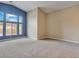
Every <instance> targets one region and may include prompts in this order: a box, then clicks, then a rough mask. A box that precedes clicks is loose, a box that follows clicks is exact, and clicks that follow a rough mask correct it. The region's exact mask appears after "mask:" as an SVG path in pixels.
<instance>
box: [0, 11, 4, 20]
mask: <svg viewBox="0 0 79 59" xmlns="http://www.w3.org/2000/svg"><path fill="white" fill-rule="evenodd" d="M3 19H4V13H3V12H1V11H0V21H3Z"/></svg>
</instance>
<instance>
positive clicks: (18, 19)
mask: <svg viewBox="0 0 79 59" xmlns="http://www.w3.org/2000/svg"><path fill="white" fill-rule="evenodd" d="M17 35H19V16H18V22H17Z"/></svg>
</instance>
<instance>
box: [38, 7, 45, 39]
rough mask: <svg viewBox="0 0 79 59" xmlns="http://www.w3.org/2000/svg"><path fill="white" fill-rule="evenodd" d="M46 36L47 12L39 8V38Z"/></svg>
mask: <svg viewBox="0 0 79 59" xmlns="http://www.w3.org/2000/svg"><path fill="white" fill-rule="evenodd" d="M45 36H46V13H45V12H44V11H42V10H41V9H40V8H38V39H43V38H45Z"/></svg>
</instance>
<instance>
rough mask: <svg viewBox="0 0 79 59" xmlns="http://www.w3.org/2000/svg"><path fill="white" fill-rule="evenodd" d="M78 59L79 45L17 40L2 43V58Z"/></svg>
mask: <svg viewBox="0 0 79 59" xmlns="http://www.w3.org/2000/svg"><path fill="white" fill-rule="evenodd" d="M73 57H74V58H76V57H79V44H74V43H69V42H64V41H59V40H58V41H57V40H30V39H26V38H23V39H17V40H10V41H5V42H0V58H73Z"/></svg>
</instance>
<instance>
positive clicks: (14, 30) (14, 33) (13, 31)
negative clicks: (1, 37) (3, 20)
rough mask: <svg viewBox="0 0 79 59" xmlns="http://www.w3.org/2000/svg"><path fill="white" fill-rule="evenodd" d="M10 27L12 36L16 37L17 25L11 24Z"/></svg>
mask: <svg viewBox="0 0 79 59" xmlns="http://www.w3.org/2000/svg"><path fill="white" fill-rule="evenodd" d="M11 27H12V30H11V31H12V35H17V24H11Z"/></svg>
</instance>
